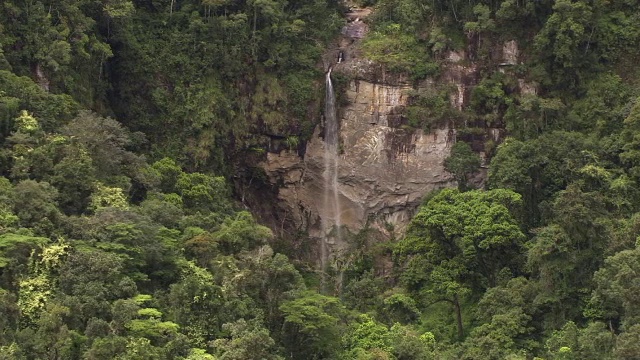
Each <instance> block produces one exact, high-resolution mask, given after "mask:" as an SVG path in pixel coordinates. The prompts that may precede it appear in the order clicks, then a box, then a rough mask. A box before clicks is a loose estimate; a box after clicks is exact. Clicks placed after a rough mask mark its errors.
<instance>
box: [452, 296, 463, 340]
mask: <svg viewBox="0 0 640 360" xmlns="http://www.w3.org/2000/svg"><path fill="white" fill-rule="evenodd" d="M453 307H454V308H455V311H456V324H457V325H458V338H459V339H462V336H464V329H463V328H462V311H461V309H460V300H459V299H458V294H456V295H455V296H454V297H453Z"/></svg>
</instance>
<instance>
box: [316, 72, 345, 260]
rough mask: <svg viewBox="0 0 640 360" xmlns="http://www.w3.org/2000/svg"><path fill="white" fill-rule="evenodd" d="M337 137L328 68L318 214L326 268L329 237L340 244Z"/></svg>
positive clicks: (336, 121) (333, 98)
mask: <svg viewBox="0 0 640 360" xmlns="http://www.w3.org/2000/svg"><path fill="white" fill-rule="evenodd" d="M339 143H340V135H339V131H338V120H337V119H336V95H335V93H334V91H333V83H332V82H331V68H329V71H327V78H326V94H325V104H324V172H323V177H324V185H325V186H324V199H323V204H322V207H323V209H322V211H321V213H323V214H324V216H323V217H322V218H321V222H322V234H323V237H322V244H321V247H320V249H321V266H322V270H323V271H325V270H326V269H327V260H328V258H329V251H328V246H329V243H330V241H331V240H330V238H332V237H333V241H334V242H336V241H337V242H340V241H341V240H342V239H341V237H342V235H341V229H340V226H341V219H340V215H341V209H340V201H339V193H338V165H339V164H338V163H339V161H338V160H339V154H338V152H339V149H338V148H339Z"/></svg>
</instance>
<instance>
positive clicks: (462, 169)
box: [444, 141, 480, 191]
mask: <svg viewBox="0 0 640 360" xmlns="http://www.w3.org/2000/svg"><path fill="white" fill-rule="evenodd" d="M444 167H445V169H447V171H449V172H450V173H452V174H453V175H454V177H455V179H456V181H457V182H458V188H459V189H460V190H462V191H464V190H465V189H466V188H467V187H468V184H467V181H468V180H469V176H471V175H472V174H473V173H474V172H476V171H477V170H478V168H479V167H480V157H479V156H478V155H477V154H476V153H475V152H473V150H471V147H470V146H469V144H467V143H465V142H462V141H459V142H456V143H455V144H454V145H453V147H452V148H451V155H449V157H448V158H447V159H446V160H445V161H444Z"/></svg>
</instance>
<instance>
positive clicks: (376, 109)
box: [263, 80, 454, 254]
mask: <svg viewBox="0 0 640 360" xmlns="http://www.w3.org/2000/svg"><path fill="white" fill-rule="evenodd" d="M408 89H409V86H407V85H399V86H391V85H383V84H374V83H370V82H367V81H364V80H354V81H352V82H351V83H350V84H349V88H348V90H347V93H346V95H347V100H348V105H347V106H345V107H343V108H342V111H340V112H339V114H340V115H341V116H340V118H341V121H340V123H341V127H340V141H341V151H340V162H339V170H338V184H339V185H338V190H339V202H340V207H339V208H340V209H341V223H342V225H343V226H344V227H346V228H347V229H348V230H349V231H350V232H357V231H359V230H361V229H362V228H364V227H365V226H373V227H376V228H378V229H380V230H381V231H385V228H387V227H388V225H389V224H392V225H394V227H395V228H396V229H398V228H400V229H402V228H404V226H405V225H406V224H407V223H408V222H409V220H410V219H411V216H412V215H413V213H414V211H415V210H416V208H417V207H418V206H419V205H420V202H421V199H422V198H423V196H424V195H425V194H427V193H428V192H429V191H431V190H433V189H436V188H440V187H443V186H451V185H454V182H453V179H452V177H451V175H450V174H449V173H448V172H446V171H445V169H444V166H443V162H444V159H445V158H446V157H447V156H448V155H449V152H450V147H451V145H452V141H454V131H453V130H450V129H447V128H443V129H437V130H435V131H433V132H431V133H429V134H425V133H423V132H422V131H420V130H418V131H415V132H413V131H407V130H404V129H402V128H399V127H397V124H398V123H399V120H398V117H400V116H401V115H399V114H401V113H402V109H403V108H404V107H405V106H406V104H407V100H408V99H407V90H408ZM321 133H322V132H321V131H320V127H318V128H317V129H316V132H315V134H314V136H313V138H312V139H311V141H310V142H309V143H308V144H307V149H306V153H305V156H304V159H302V158H300V157H298V156H297V155H296V154H295V153H291V152H282V153H280V154H269V156H268V159H267V161H266V162H265V163H264V164H263V167H264V169H265V170H266V172H267V174H268V176H269V178H270V181H271V182H272V183H273V184H280V189H279V194H278V198H279V200H280V201H281V203H280V206H281V207H283V210H284V212H285V213H286V214H287V217H289V219H290V220H293V222H294V223H295V224H297V225H298V226H299V227H300V228H301V229H302V230H306V231H308V232H309V234H310V236H311V237H314V238H323V237H324V236H325V235H326V234H322V231H321V228H322V227H321V221H322V219H327V218H330V219H332V218H335V214H328V213H326V212H327V211H328V210H326V209H325V207H324V206H323V204H322V197H323V195H322V194H324V192H325V191H326V189H324V186H325V185H324V184H325V183H324V179H323V171H324V157H323V156H324V146H325V143H324V141H323V139H322V137H321ZM331 245H332V247H333V248H332V252H333V253H334V254H335V253H337V252H339V251H341V250H342V249H344V247H345V244H339V243H333V244H331Z"/></svg>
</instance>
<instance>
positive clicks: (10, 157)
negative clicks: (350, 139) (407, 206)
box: [0, 0, 640, 360]
mask: <svg viewBox="0 0 640 360" xmlns="http://www.w3.org/2000/svg"><path fill="white" fill-rule="evenodd" d="M349 7H366V8H368V9H371V10H372V13H371V15H370V16H368V17H367V18H366V19H364V20H361V19H358V21H366V23H367V24H366V25H367V26H368V28H369V29H370V31H369V33H368V34H367V35H366V36H365V37H364V38H363V39H362V41H361V42H359V43H357V44H356V45H354V46H357V47H358V48H357V52H358V54H360V55H361V56H363V57H365V58H366V59H369V60H370V61H371V62H373V63H375V64H377V65H379V66H380V67H381V68H382V69H383V71H384V72H385V74H386V73H388V74H390V76H393V75H394V74H395V75H397V76H403V77H405V78H407V79H410V81H411V82H412V83H413V84H415V86H414V88H413V89H412V90H411V92H410V99H411V101H410V106H408V107H407V109H406V113H405V114H403V117H402V121H403V123H402V124H401V126H402V127H403V128H405V129H407V130H408V131H409V130H417V129H422V130H424V131H429V129H433V128H434V127H438V126H449V127H451V128H452V129H455V130H456V134H457V142H456V143H455V145H452V148H451V155H450V156H449V158H448V159H447V160H446V161H445V166H446V168H447V169H448V170H449V171H450V172H451V173H452V174H453V176H454V178H455V180H456V181H457V183H458V188H456V189H443V190H439V191H434V192H432V193H429V194H427V195H426V196H425V199H424V203H423V205H422V206H421V207H420V209H419V210H418V211H417V213H416V214H415V216H414V217H413V219H412V220H411V222H410V224H409V226H408V227H407V229H406V231H405V232H403V233H398V234H397V236H390V237H388V238H381V237H380V236H379V234H374V231H373V230H372V229H364V230H362V231H360V232H359V233H355V234H347V235H348V238H349V241H350V243H351V244H352V245H353V247H352V251H351V252H350V254H349V258H348V261H347V262H345V264H346V265H345V266H344V268H343V269H344V271H342V272H341V273H339V274H337V273H330V272H329V273H327V271H325V270H327V269H322V268H320V269H319V268H318V267H317V266H316V264H314V263H310V262H309V261H308V254H309V253H310V250H309V248H308V247H309V246H310V245H308V241H306V240H307V239H306V236H307V234H304V233H292V232H284V231H277V230H278V229H271V228H269V227H267V226H264V225H262V224H260V223H259V221H258V220H256V219H257V217H256V214H257V213H258V211H257V210H256V209H253V208H252V207H251V205H252V203H251V202H250V201H245V195H247V194H248V193H249V195H247V196H248V197H250V196H251V194H250V193H251V191H254V192H260V191H263V189H264V188H262V187H260V185H261V182H263V183H266V180H265V179H264V174H263V173H261V169H260V168H258V167H257V166H256V164H257V162H259V161H260V160H261V159H263V158H264V157H265V156H266V154H267V153H268V152H277V151H280V150H283V149H288V150H290V151H299V152H303V151H304V149H305V144H306V143H307V141H309V139H310V138H311V137H312V134H313V132H314V128H316V126H317V125H318V124H320V123H321V118H322V111H323V105H322V104H323V102H324V94H325V92H324V81H325V75H324V71H325V70H326V67H325V68H323V63H322V59H323V56H324V55H325V54H327V53H328V51H329V50H330V49H335V47H336V46H335V41H336V39H337V38H338V37H339V36H340V31H341V28H342V27H343V26H344V25H345V23H346V20H345V16H344V14H345V13H346V12H347V11H349ZM639 9H640V2H639V1H638V0H608V1H605V0H573V1H572V0H495V1H486V0H477V1H476V0H474V1H461V0H447V1H444V0H434V1H422V0H362V2H361V3H349V4H346V3H342V2H339V1H337V0H336V1H334V0H306V1H303V0H289V1H285V0H247V1H244V0H4V1H2V2H1V3H0V139H1V143H0V359H7V360H9V359H16V360H18V359H52V360H54V359H60V360H62V359H64V360H67V359H90V360H98V359H105V360H106V359H120V360H124V359H128V360H142V359H144V360H146V359H189V360H204V359H220V360H223V359H224V360H249V359H341V360H366V359H370V360H373V359H379V360H383V359H395V360H411V359H415V360H418V359H512V360H515V359H545V360H560V359H563V360H568V359H593V360H596V359H598V360H603V359H628V360H631V359H640V101H638V100H639V99H640V88H639V86H640V68H638V67H637V62H638V60H640V49H638V44H639V43H640V10H639ZM511 41H515V43H517V44H518V46H519V49H520V55H518V61H516V62H515V63H510V64H504V63H501V62H500V60H499V59H500V57H499V56H497V55H496V53H497V49H502V48H503V45H504V44H505V42H511ZM456 51H457V52H464V54H465V59H463V62H465V63H468V64H471V65H472V66H473V67H474V69H476V70H477V71H476V74H477V76H476V78H475V79H473V81H472V82H471V83H469V84H468V85H469V86H470V87H469V89H470V90H469V91H470V97H469V101H468V102H467V103H465V104H464V106H463V107H461V108H460V109H455V108H453V106H451V104H450V101H449V99H450V95H451V93H452V92H453V91H455V90H453V89H450V88H447V87H445V86H443V87H436V90H437V91H432V90H429V91H425V90H424V88H423V87H421V86H420V84H423V83H424V82H425V81H431V82H432V83H435V84H438V81H439V77H440V76H442V74H443V73H445V72H446V69H445V68H446V66H447V65H446V64H447V56H448V54H449V53H450V52H456ZM325 57H326V56H325ZM342 76H343V77H342V78H337V81H336V91H337V92H338V103H339V102H340V101H341V95H340V93H339V92H341V91H345V90H344V88H345V86H344V83H346V82H348V81H349V80H351V79H346V78H344V77H345V75H342ZM523 83H524V84H527V86H528V87H530V88H534V89H535V91H522V88H523V85H522V84H523ZM489 129H499V130H500V134H501V135H500V136H499V137H498V138H495V137H491V136H487V132H488V131H489ZM478 153H482V154H483V157H482V158H481V157H480V156H479V155H478ZM487 169H488V170H487ZM478 177H479V178H481V180H482V181H472V180H473V179H476V180H477V178H478ZM256 183H257V185H256ZM247 184H250V186H249V185H247ZM252 186H253V187H252ZM256 189H257V190H256ZM258 198H259V197H258ZM263 205H264V204H263ZM267 205H268V204H267ZM265 208H266V207H265ZM252 211H253V213H252ZM258 215H259V214H258ZM283 228H284V225H283ZM390 233H392V234H395V233H394V232H393V231H390ZM305 244H306V245H305Z"/></svg>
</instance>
